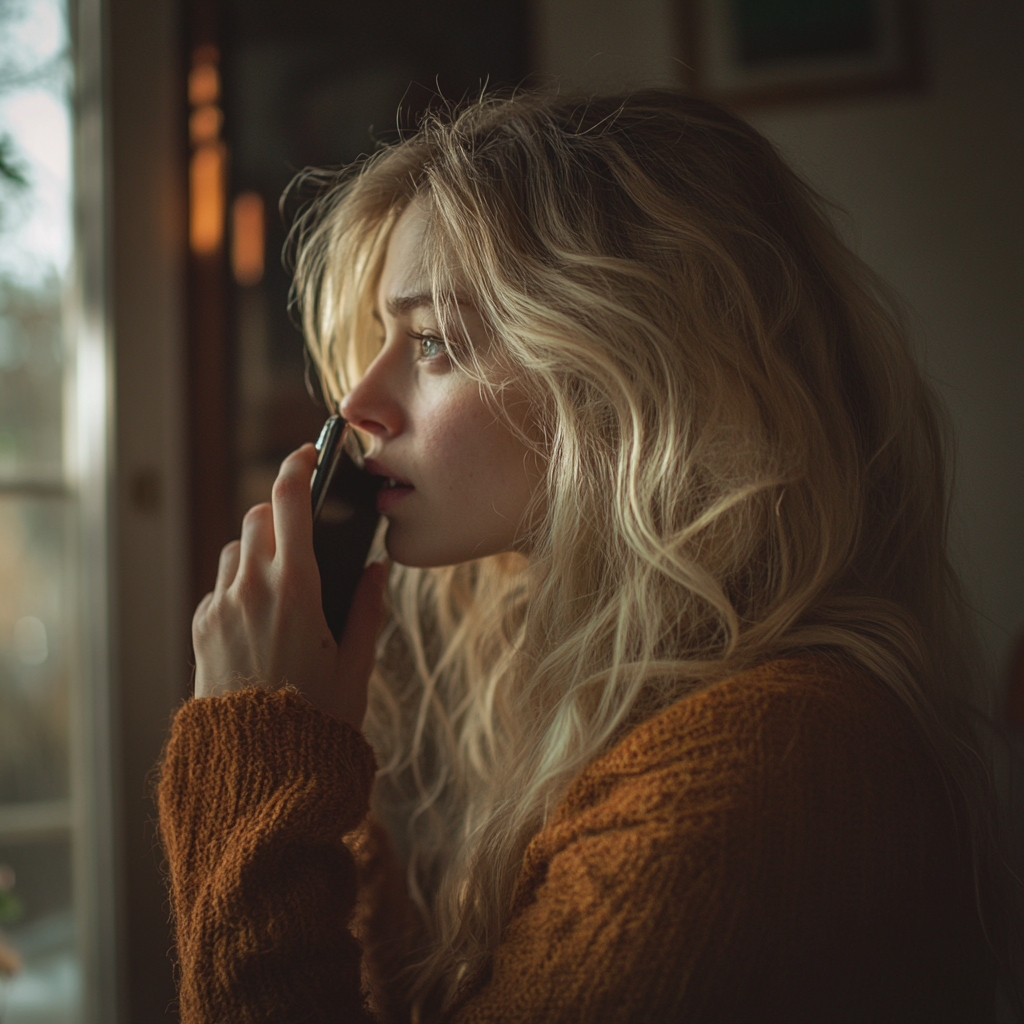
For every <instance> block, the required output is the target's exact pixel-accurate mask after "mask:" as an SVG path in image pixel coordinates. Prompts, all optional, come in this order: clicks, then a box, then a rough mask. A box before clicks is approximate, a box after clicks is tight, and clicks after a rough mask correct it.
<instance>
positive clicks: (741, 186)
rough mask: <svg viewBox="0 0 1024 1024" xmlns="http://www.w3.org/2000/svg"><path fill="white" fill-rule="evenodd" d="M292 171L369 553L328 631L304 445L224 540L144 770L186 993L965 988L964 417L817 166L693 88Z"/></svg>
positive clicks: (720, 997) (634, 1000)
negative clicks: (372, 495) (374, 478)
mask: <svg viewBox="0 0 1024 1024" xmlns="http://www.w3.org/2000/svg"><path fill="white" fill-rule="evenodd" d="M313 179H314V182H315V183H316V184H318V185H319V186H320V195H319V198H317V199H316V200H315V202H313V204H312V205H311V206H310V207H309V208H308V210H307V211H306V212H305V214H304V215H303V217H302V218H301V220H300V222H299V224H298V225H297V227H296V232H295V236H294V240H295V244H296V252H297V263H296V279H295V280H296V284H295V295H296V300H297V304H298V307H299V308H300V310H301V313H302V317H303V321H304V324H305V329H306V333H307V338H308V342H309V346H310V349H311V351H312V353H313V356H314V358H315V360H316V362H317V365H318V367H319V371H320V374H321V378H322V380H323V384H324V387H325V390H326V391H327V393H329V394H330V395H331V396H332V398H334V399H335V400H336V401H337V402H338V403H339V404H340V410H341V412H342V414H343V415H344V416H345V417H346V418H347V419H348V420H349V421H350V422H351V423H352V424H354V426H355V427H356V428H358V430H359V431H360V432H361V434H362V437H363V438H364V440H365V441H366V443H367V444H368V445H369V447H370V460H369V462H368V465H369V467H370V469H371V471H372V472H375V473H377V474H378V475H381V476H383V477H386V478H388V484H387V486H386V488H385V489H384V490H383V491H382V492H381V494H380V497H379V502H380V505H379V507H380V509H381V511H382V512H383V513H384V515H385V517H386V519H387V534H386V546H387V551H388V553H389V555H390V557H391V559H392V560H393V562H394V565H393V567H392V568H391V569H390V571H388V570H386V569H385V567H384V565H383V564H380V563H378V564H375V565H373V566H371V567H370V568H369V569H368V570H367V572H366V573H365V575H364V577H363V580H362V583H361V584H360V589H359V591H358V592H357V596H356V602H355V606H354V610H353V613H352V615H351V618H350V621H349V624H348V627H347V629H346V632H345V634H344V636H343V638H342V641H341V643H340V645H336V644H335V643H334V641H333V639H332V638H331V635H330V632H329V630H328V627H327V624H326V622H325V621H324V618H323V614H322V612H321V609H320V603H319V594H320V587H319V576H318V571H317V567H316V563H315V561H314V557H313V549H312V541H311V536H312V535H311V515H310V507H309V485H310V477H311V473H312V470H313V465H314V461H315V452H314V451H313V449H312V446H309V445H307V446H306V447H304V448H301V449H299V450H298V451H297V452H295V453H294V454H292V455H291V456H289V457H288V458H287V459H286V460H285V462H284V464H283V465H282V467H281V473H280V476H279V477H278V480H277V483H276V484H275V488H274V496H273V502H272V504H269V505H261V506H257V507H256V508H254V509H252V510H251V511H250V512H249V514H248V515H247V516H246V518H245V521H244V523H243V526H242V536H241V541H240V543H239V542H235V543H234V544H232V545H229V546H228V547H227V548H225V550H224V553H223V555H222V558H221V564H220V570H219V576H218V580H217V584H216V589H215V590H214V592H213V593H212V594H211V595H208V597H207V598H206V599H205V600H204V601H203V603H202V604H201V605H200V607H199V609H198V610H197V612H196V618H195V622H194V638H195V648H196V658H197V664H196V697H197V699H195V700H193V701H190V702H189V703H188V704H186V705H185V706H184V707H183V708H182V709H181V710H180V711H179V713H178V715H177V717H176V720H175V722H174V726H173V732H172V735H171V738H170V741H169V744H168V748H167V753H166V757H165V760H164V764H163V767H162V778H161V782H160V789H159V802H160V814H161V825H162V830H163V837H164V842H165V846H166V850H167V855H168V863H169V869H170V881H171V894H172V903H173V909H174V914H175V920H176V928H177V943H178V962H179V973H180V998H181V1013H182V1019H183V1020H184V1021H186V1022H196V1021H210V1022H212V1021H303V1022H318V1021H360V1022H361V1021H370V1020H379V1021H408V1020H410V1019H412V1020H419V1021H424V1022H425V1021H451V1022H463V1024H467V1022H470V1021H480V1022H485V1021H486V1022H490V1024H496V1022H504V1021H508V1022H513V1021H515V1022H526V1021H552V1022H563V1021H564V1022H570V1021H573V1022H575V1021H579V1022H583V1021H616V1022H642V1021H650V1022H664V1021H676V1020H678V1021H769V1020H771V1021H774V1020H779V1021H783V1020H784V1021H788V1022H793V1021H819V1020H829V1021H882V1020H885V1021H890V1020H891V1021H910V1020H928V1021H939V1020H950V1021H966V1020H984V1019H988V1018H990V1017H991V1015H992V1013H993V999H994V996H993V993H994V988H995V976H996V973H997V971H998V969H999V962H1000V958H1001V957H1002V958H1003V959H1005V953H1004V950H1005V948H1006V946H1007V938H1006V927H1005V926H1004V925H1005V922H1004V917H1003V916H1001V914H1000V909H1001V907H1002V906H1003V904H1004V896H1005V890H1001V889H999V887H998V886H999V883H998V881H997V877H996V870H995V868H994V867H993V865H995V864H997V863H998V861H997V858H995V857H993V856H992V849H993V845H992V842H993V841H992V827H991V826H992V815H991V813H990V810H989V807H990V804H991V796H990V794H989V793H988V791H987V789H986V778H987V776H985V774H984V770H983V763H984V757H983V756H982V755H981V752H980V747H979V741H978V739H977V737H976V735H975V733H974V731H973V728H972V725H971V711H970V706H971V705H970V702H971V699H972V693H971V690H970V683H969V680H970V679H971V669H972V665H971V664H970V661H969V658H968V657H967V655H966V654H965V652H966V651H967V646H966V644H967V639H968V638H967V631H966V630H965V628H964V625H963V617H962V608H961V600H960V596H959V590H958V586H957V581H956V579H955V577H954V574H953V573H952V571H951V569H950V566H949V563H948V561H947V558H946V552H945V532H946V510H947V498H946V488H947V480H946V460H945V452H944V444H945V442H944V432H943V431H944V427H943V420H942V416H941V414H940V412H939V410H938V408H937V406H936V401H935V399H934V397H933V395H932V393H931V391H930V390H929V388H928V386H927V385H926V384H925V382H924V381H923V379H922V376H921V374H920V372H919V371H918V369H917V368H916V367H915V365H914V362H913V359H912V357H911V354H910V351H909V347H908V343H907V340H906V336H905V331H904V328H903V326H902V324H901V322H900V319H899V317H898V314H897V313H896V312H895V311H894V308H893V304H892V303H891V301H890V299H889V296H888V294H887V293H886V291H885V289H884V288H883V286H882V285H881V284H880V283H879V282H878V280H877V279H876V278H875V277H874V276H873V275H872V274H871V273H870V272H869V271H868V269H867V268H866V267H865V266H864V265H863V264H862V263H861V262H859V261H858V260H857V258H856V257H854V256H853V255H852V254H851V253H850V252H849V251H848V250H847V249H846V248H845V247H844V246H843V245H842V243H841V242H840V241H839V240H838V239H837V237H836V234H835V232H834V230H833V229H832V227H831V226H830V224H829V221H828V219H827V216H826V213H825V211H824V209H823V204H822V202H821V200H819V199H818V197H816V196H815V195H814V194H813V193H812V192H811V191H810V190H809V189H808V187H807V186H806V185H804V184H803V183H802V182H801V181H800V180H799V179H798V178H797V177H796V176H795V175H794V174H793V173H792V172H791V171H790V170H788V169H787V167H786V166H785V165H784V164H783V163H782V162H781V161H780V159H779V157H778V156H777V155H776V153H775V152H774V151H773V149H772V147H771V146H770V145H769V144H768V143H767V142H766V141H765V140H764V139H763V138H761V137H760V136H759V135H758V134H757V133H756V132H754V131H753V130H752V129H751V128H749V127H748V126H747V125H745V124H743V123H742V122H740V121H738V120H736V119H735V118H733V117H731V116H730V115H728V114H726V113H724V112H722V111H721V110H719V109H717V108H715V107H713V106H711V105H709V104H707V103H704V102H701V101H698V100H694V99H689V98H686V97H684V96H681V95H677V94H675V93H671V92H642V93H637V94H633V95H630V96H620V97H610V98H603V99H592V100H588V101H579V102H577V101H570V100H566V99H564V98H558V97H549V96H543V95H531V94H521V95H517V96H514V97H512V98H504V99H501V98H499V99H494V98H484V99H482V100H480V101H479V102H477V103H474V104H473V105H471V106H469V107H468V108H466V109H464V110H463V111H461V112H460V113H458V114H457V115H456V116H453V117H449V118H445V119H431V120H429V121H427V122H426V123H425V124H424V125H423V126H422V128H421V130H420V131H419V132H418V133H417V134H416V135H415V136H413V137H411V138H409V139H407V140H405V141H403V142H400V143H398V144H396V145H393V146H391V147H389V148H385V149H383V150H381V151H380V152H378V153H377V154H376V155H374V156H373V157H372V158H370V159H368V160H366V161H365V162H364V163H362V164H360V165H359V166H358V167H356V168H353V169H351V170H349V171H348V172H346V173H344V174H341V175H339V176H333V177H332V176H331V175H326V174H324V175H314V176H313ZM385 585H386V586H387V593H388V598H387V602H386V608H387V610H386V611H385V610H384V605H383V603H382V594H383V591H384V588H385ZM378 634H379V636H378ZM199 698H202V699H199Z"/></svg>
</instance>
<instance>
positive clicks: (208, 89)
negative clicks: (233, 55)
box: [188, 60, 220, 107]
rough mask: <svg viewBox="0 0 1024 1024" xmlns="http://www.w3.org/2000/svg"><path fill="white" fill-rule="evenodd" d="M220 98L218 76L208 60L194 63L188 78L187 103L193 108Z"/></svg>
mask: <svg viewBox="0 0 1024 1024" xmlns="http://www.w3.org/2000/svg"><path fill="white" fill-rule="evenodd" d="M219 96H220V74H219V73H218V72H217V65H216V64H214V63H213V62H212V61H210V60H206V61H203V62H202V63H196V64H195V65H194V66H193V68H192V70H191V71H190V72H189V76H188V101H189V103H191V104H192V106H193V107H200V106H202V105H203V104H204V103H214V102H216V100H217V98H218V97H219Z"/></svg>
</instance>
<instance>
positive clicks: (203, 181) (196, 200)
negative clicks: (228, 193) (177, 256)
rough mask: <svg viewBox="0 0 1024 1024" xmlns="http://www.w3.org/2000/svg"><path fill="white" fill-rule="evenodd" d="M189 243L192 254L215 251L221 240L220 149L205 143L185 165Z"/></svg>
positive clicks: (222, 219)
mask: <svg viewBox="0 0 1024 1024" xmlns="http://www.w3.org/2000/svg"><path fill="white" fill-rule="evenodd" d="M189 186H190V192H191V195H190V201H191V203H190V210H189V244H190V245H191V247H192V251H193V252H194V253H200V254H209V253H213V252H216V251H217V250H218V249H219V248H220V246H221V242H222V241H223V240H224V146H223V144H222V143H219V142H208V143H205V144H204V145H202V146H200V147H199V148H198V149H197V150H196V151H195V152H194V153H193V154H192V163H191V165H190V166H189Z"/></svg>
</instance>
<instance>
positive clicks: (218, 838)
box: [158, 659, 992, 1024]
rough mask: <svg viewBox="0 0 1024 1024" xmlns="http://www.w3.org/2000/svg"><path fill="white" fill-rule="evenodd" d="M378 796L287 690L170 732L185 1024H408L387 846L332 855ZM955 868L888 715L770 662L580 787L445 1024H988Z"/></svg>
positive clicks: (840, 673) (238, 697) (618, 754)
mask: <svg viewBox="0 0 1024 1024" xmlns="http://www.w3.org/2000/svg"><path fill="white" fill-rule="evenodd" d="M374 770H375V763H374V756H373V751H372V750H371V748H370V746H369V745H368V743H367V742H366V740H365V739H364V738H363V736H362V734H361V733H360V732H358V731H357V730H356V729H354V728H352V727H350V726H348V725H346V724H345V723H342V722H340V721H337V720H335V719H333V718H331V717H329V716H328V715H326V714H323V713H321V712H319V711H318V710H316V709H315V708H314V707H312V706H311V705H310V704H309V703H307V702H306V701H305V700H304V699H303V698H302V697H301V696H300V695H298V694H297V693H295V692H293V691H288V690H278V691H276V692H267V691H265V690H262V689H247V690H243V691H241V692H238V693H234V694H231V695H229V696H225V697H218V698H210V699H204V700H193V701H190V702H188V703H187V704H185V705H184V706H183V707H182V708H181V709H180V710H179V712H178V713H177V716H176V718H175V721H174V724H173V730H172V733H171V737H170V740H169V742H168V745H167V748H166V753H165V757H164V761H163V765H162V771H161V777H160V782H159V788H158V802H159V809H160V824H161V831H162V836H163V841H164V845H165V849H166V854H167V861H168V866H169V876H170V889H171V902H172V908H173V912H174V917H175V922H176V930H177V955H178V971H179V982H180V1010H181V1019H182V1022H183V1024H198V1022H203V1024H214V1022H231V1024H250V1022H252V1024H256V1022H259V1024H264V1022H299V1021H301V1022H304V1024H319V1022H328V1021H330V1022H339V1024H340V1022H346V1024H347V1022H360V1024H362V1022H367V1021H373V1020H378V1019H381V1018H382V1017H383V1018H385V1019H395V1020H401V1019H403V1018H404V1019H406V1020H408V1010H407V1008H404V1007H402V1006H401V1004H400V1002H398V1001H396V1000H395V999H394V998H393V993H394V991H396V987H395V986H394V985H391V984H390V983H389V977H388V975H387V971H388V969H389V966H388V965H389V964H394V963H397V962H398V961H399V960H400V957H401V954H402V953H403V952H404V951H402V950H400V949H399V948H397V947H398V946H399V945H400V943H401V935H402V934H407V933H408V929H409V923H410V919H411V910H410V909H409V904H408V901H407V899H406V897H405V894H404V890H403V883H402V877H403V874H402V872H401V870H399V869H398V868H397V867H396V866H395V865H394V863H393V862H389V860H388V857H389V856H390V855H389V853H388V847H387V842H386V839H383V840H382V839H381V836H380V830H379V829H377V830H376V831H377V839H376V840H375V839H374V838H373V833H372V832H371V833H370V834H369V835H370V838H369V839H367V838H365V836H366V833H365V832H364V833H363V835H364V839H363V840H361V841H356V842H353V840H352V839H351V835H352V834H353V831H354V830H356V829H357V827H358V826H360V824H361V823H362V822H364V819H365V817H366V815H367V812H368V807H369V798H370V790H371V786H372V783H373V778H374ZM346 835H349V836H350V841H349V845H346V844H345V843H344V842H343V841H342V837H343V836H346ZM350 847H351V848H354V849H355V850H356V854H357V857H358V858H360V859H361V861H362V864H361V865H357V863H356V859H357V858H356V857H354V856H353V854H352V852H351V849H350ZM958 849H959V844H958V835H957V826H956V823H955V819H954V816H953V814H952V811H951V809H950V798H949V796H948V794H947V792H946V789H945V787H944V785H943V783H942V780H941V775H940V774H939V772H938V770H937V769H936V767H935V765H934V763H933V761H932V759H931V758H930V756H929V753H928V751H927V748H926V746H925V744H924V742H923V740H922V739H921V738H920V736H919V734H918V731H917V729H916V728H915V726H914V725H913V724H912V722H911V720H910V719H909V717H908V716H907V715H906V714H905V713H904V712H903V710H902V708H901V706H900V705H898V703H897V702H896V701H895V700H894V699H893V698H892V697H891V696H890V695H889V693H888V692H887V691H886V690H885V689H883V687H882V686H881V685H879V684H878V683H876V682H874V681H873V680H871V679H870V678H868V677H866V676H864V675H862V674H858V673H856V672H854V671H851V670H840V669H838V668H837V667H835V666H834V665H832V664H831V663H829V662H826V661H824V660H819V659H804V660H790V661H778V662H773V663H771V664H768V665H765V666H762V667H761V668H758V669H755V670H753V671H750V672H747V673H744V674H743V675H740V676H737V677H736V678H733V679H731V680H728V681H726V682H722V683H719V684H716V685H714V686H711V687H709V688H708V689H705V690H703V691H701V692H698V693H696V694H694V695H691V696H688V697H686V698H684V699H682V700H680V701H679V702H678V703H676V704H674V705H673V706H671V707H669V708H668V709H667V710H666V711H664V712H663V713H661V714H660V715H658V716H657V717H655V718H653V719H651V720H649V721H647V722H645V723H643V724H642V725H640V726H639V727H637V728H636V729H634V730H633V731H632V732H631V733H629V734H628V735H627V736H626V737H625V738H624V739H623V740H622V741H621V742H620V743H619V744H618V745H617V746H615V747H614V748H613V749H612V750H610V751H609V752H608V753H607V754H605V755H604V756H602V757H600V758H599V759H598V760H596V761H595V762H593V763H592V764H591V765H590V766H589V767H588V768H587V769H586V770H585V771H584V772H583V773H582V774H581V775H580V776H579V777H578V778H577V780H576V781H575V782H574V783H573V785H572V786H571V787H570V789H569V790H568V792H567V793H566V794H565V797H564V798H563V799H562V801H561V803H560V805H559V806H558V807H557V808H556V809H555V810H554V811H553V812H552V813H551V814H550V816H549V818H548V820H547V822H546V823H545V825H544V827H543V828H542V829H541V830H540V831H539V832H538V833H537V835H536V836H535V837H534V838H533V840H532V842H531V843H530V845H529V847H528V849H527V851H526V854H525V856H524V859H523V863H522V868H521V870H520V873H519V877H518V882H517V884H516V887H515V892H514V896H513V901H512V907H511V912H510V915H509V917H508V921H507V924H506V926H505V930H504V932H503V934H502V937H501V941H500V943H499V944H498V946H497V948H496V950H495V952H494V955H493V962H492V966H491V969H490V971H489V973H488V976H487V977H486V979H484V980H483V981H482V982H479V983H477V985H476V986H475V987H474V988H473V989H472V990H470V991H467V992H466V993H464V995H463V997H462V999H461V1000H460V1001H459V1002H457V1004H456V1005H455V1007H453V1008H451V1009H449V1011H447V1013H446V1014H444V1015H443V1018H442V1019H443V1020H445V1021H446V1022H447V1021H451V1022H453V1024H475V1022H480V1024H484V1022H486V1024H504V1022H508V1024H512V1022H517V1024H524V1022H534V1021H536V1022H541V1021H543V1022H552V1024H563V1022H564V1024H570V1022H576V1024H583V1022H603V1021H608V1022H622V1024H626V1022H629V1024H639V1022H652V1024H654V1022H659V1024H660V1022H668V1021H686V1022H697V1021H709V1022H719V1021H742V1022H752V1021H786V1022H794V1021H825V1020H828V1021H831V1022H840V1021H851V1022H853V1021H857V1022H866V1021H900V1022H906V1021H918V1020H920V1021H957V1022H964V1021H977V1020H988V1019H990V1018H991V988H992V978H991V972H990V970H989V968H988V966H987V958H986V957H985V955H984V952H983V951H984V944H983V939H982V938H981V936H980V930H979V926H978V924H977V919H976V913H975V911H974V909H973V897H972V890H971V886H970V883H969V881H968V874H969V873H968V872H967V870H966V868H965V866H964V864H963V862H962V858H961V856H960V855H959V854H958ZM360 880H362V890H363V891H362V893H360V892H359V888H360V885H359V882H360ZM357 897H358V899H359V903H360V906H359V911H358V915H356V904H357ZM355 917H357V918H358V920H357V924H358V929H359V932H360V939H359V940H357V939H356V938H355V937H354V935H353V934H352V931H351V926H352V924H353V919H354V918H355ZM364 949H365V951H366V956H365V962H362V963H361V957H362V956H363V950H364Z"/></svg>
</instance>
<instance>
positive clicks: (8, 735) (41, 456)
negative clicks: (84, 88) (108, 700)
mask: <svg viewBox="0 0 1024 1024" xmlns="http://www.w3.org/2000/svg"><path fill="white" fill-rule="evenodd" d="M83 9H87V7H85V6H83ZM70 38H71V32H70V30H69V13H68V8H67V6H66V2H65V0H8V2H5V3H2V4H0V1015H2V1019H3V1020H4V1022H5V1024H8V1022H9V1024H16V1022H18V1021H29V1020H31V1021H46V1022H48V1024H58V1022H59V1024H64V1022H65V1021H67V1022H70V1021H76V1022H77V1021H79V1020H81V1019H82V1018H83V1016H84V1015H85V1012H86V997H85V992H86V988H87V985H86V979H88V982H89V986H90V987H91V988H96V985H95V982H96V979H97V975H96V970H95V967H94V958H91V957H90V956H89V955H84V953H85V951H86V950H87V949H89V948H94V947H95V944H96V940H97V937H98V915H97V914H96V912H95V910H94V909H93V908H94V907H95V906H96V902H97V901H96V900H95V898H94V894H95V893H96V892H97V891H98V890H99V889H101V888H102V887H103V884H102V882H100V881H99V876H98V875H97V873H96V871H95V865H96V864H97V862H98V859H99V858H98V857H97V848H98V838H99V837H100V836H101V835H105V834H107V832H108V831H109V830H108V829H107V828H106V819H105V818H104V816H103V815H102V814H98V813H96V808H97V805H98V803H102V802H103V801H97V794H98V792H100V791H101V790H105V788H106V787H105V785H104V779H103V776H104V772H103V771H102V767H101V766H102V764H103V763H104V758H103V757H102V756H101V757H100V758H98V759H97V758H96V757H95V748H96V742H95V739H96V737H95V725H96V722H97V716H96V714H95V713H94V710H93V707H92V706H93V705H94V703H95V699H96V695H97V689H98V690H99V691H103V687H102V686H99V687H97V680H98V679H100V678H102V677H103V673H102V671H101V672H100V674H99V675H97V673H96V671H95V669H96V667H97V666H98V665H101V663H102V660H103V652H104V650H105V645H104V642H103V639H102V638H103V637H104V636H105V618H104V616H105V609H106V593H105V580H106V571H105V561H104V559H103V552H102V549H103V544H102V540H101V538H102V537H103V536H104V533H105V527H104V519H105V506H104V500H103V497H102V495H103V488H102V478H103V471H104V451H105V443H104V441H103V438H104V431H105V427H104V424H105V419H106V414H105V410H106V405H107V389H106V386H105V371H104V368H103V367H104V359H105V344H104V340H103V332H102V330H99V331H97V329H96V318H95V317H92V316H90V315H89V314H88V310H87V303H86V302H85V301H84V300H85V292H84V290H83V278H82V275H81V274H80V273H79V268H81V267H82V266H83V264H84V262H85V261H84V260H83V258H82V257H81V255H80V251H81V250H80V245H81V243H82V241H83V238H82V237H81V235H78V236H76V231H75V224H76V209H78V208H79V207H78V206H77V204H76V202H75V192H76V188H75V179H74V174H73V167H74V165H75V160H74V159H73V154H74V152H75V149H76V146H75V140H76V123H75V120H76V118H75V109H76V107H75V102H74V100H75V95H76V89H75V80H74V75H73V67H72V59H71V51H70V42H69V40H70ZM79 109H81V108H80V107H79ZM96 155H97V157H98V151H97V154H96ZM76 253H79V255H77V256H76ZM97 496H99V500H98V501H97ZM97 538H100V543H99V549H97V543H96V542H97ZM97 556H99V557H97ZM89 563H91V566H90V568H89V571H87V568H86V567H87V564H89ZM100 717H101V718H102V715H101V716H100ZM107 803H109V801H107ZM100 987H102V986H100ZM90 1002H93V1003H95V1000H94V999H90ZM92 1016H95V1013H93V1014H92Z"/></svg>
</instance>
